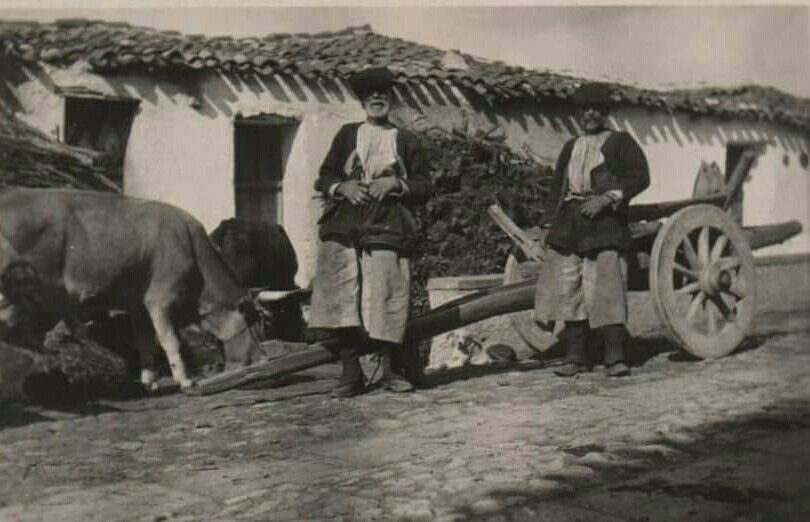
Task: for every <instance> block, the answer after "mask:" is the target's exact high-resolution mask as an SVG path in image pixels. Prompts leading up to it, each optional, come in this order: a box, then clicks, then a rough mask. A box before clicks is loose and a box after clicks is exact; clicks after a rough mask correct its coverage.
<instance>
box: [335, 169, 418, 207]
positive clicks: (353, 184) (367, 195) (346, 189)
mask: <svg viewBox="0 0 810 522" xmlns="http://www.w3.org/2000/svg"><path fill="white" fill-rule="evenodd" d="M401 187H402V185H401V184H400V181H399V180H398V179H397V178H395V177H394V176H385V177H382V178H377V179H375V180H373V181H372V182H371V183H364V182H361V181H359V180H356V179H350V180H347V181H343V182H341V183H340V185H338V187H337V189H336V192H337V193H338V194H340V195H341V196H343V197H344V198H346V199H348V200H349V202H350V203H351V204H352V205H365V204H366V203H368V202H370V201H371V200H376V201H382V200H383V199H385V197H386V196H387V195H388V194H390V193H392V192H395V191H397V190H400V189H401Z"/></svg>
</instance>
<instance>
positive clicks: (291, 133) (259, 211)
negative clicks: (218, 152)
mask: <svg viewBox="0 0 810 522" xmlns="http://www.w3.org/2000/svg"><path fill="white" fill-rule="evenodd" d="M298 124H299V122H298V121H297V120H294V119H292V118H285V117H281V116H277V115H273V114H269V115H259V116H254V117H250V118H237V119H236V121H235V122H234V154H235V158H234V165H235V172H234V194H235V198H236V201H235V203H236V217H238V218H241V219H245V220H249V221H263V222H265V223H272V224H278V225H281V224H283V223H282V222H283V218H282V216H283V208H282V189H283V182H284V171H285V169H286V168H287V158H288V157H289V155H290V150H291V149H292V144H293V141H294V140H295V135H296V133H297V132H298Z"/></svg>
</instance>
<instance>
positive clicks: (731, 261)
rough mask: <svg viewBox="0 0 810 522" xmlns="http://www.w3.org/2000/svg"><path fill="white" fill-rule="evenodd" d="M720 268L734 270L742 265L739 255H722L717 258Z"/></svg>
mask: <svg viewBox="0 0 810 522" xmlns="http://www.w3.org/2000/svg"><path fill="white" fill-rule="evenodd" d="M717 263H718V265H719V268H720V270H734V269H735V268H739V267H740V265H742V260H740V258H739V257H733V256H732V257H721V258H720V259H718V260H717Z"/></svg>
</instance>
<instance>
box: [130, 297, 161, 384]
mask: <svg viewBox="0 0 810 522" xmlns="http://www.w3.org/2000/svg"><path fill="white" fill-rule="evenodd" d="M132 336H133V342H134V343H135V348H136V349H137V350H138V356H139V357H140V359H141V384H142V385H143V386H144V388H146V389H147V390H149V391H155V390H157V381H156V374H155V350H156V349H157V340H156V339H155V330H154V329H153V328H152V322H151V321H150V320H149V315H148V314H147V313H146V310H143V311H142V312H139V313H134V314H132Z"/></svg>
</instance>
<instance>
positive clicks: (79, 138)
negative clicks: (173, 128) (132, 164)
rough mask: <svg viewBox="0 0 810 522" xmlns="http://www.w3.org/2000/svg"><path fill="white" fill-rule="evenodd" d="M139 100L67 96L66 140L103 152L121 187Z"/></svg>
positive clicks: (114, 179)
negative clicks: (128, 144) (128, 143)
mask: <svg viewBox="0 0 810 522" xmlns="http://www.w3.org/2000/svg"><path fill="white" fill-rule="evenodd" d="M138 103H139V102H138V100H135V99H132V98H105V97H103V96H73V95H67V96H65V134H64V141H65V143H66V144H68V145H73V146H75V147H83V148H86V149H91V150H94V151H96V152H100V153H101V154H102V158H101V163H102V164H103V165H105V166H106V167H107V168H108V172H109V176H110V178H111V180H112V181H113V182H114V183H115V184H116V185H118V186H119V187H120V188H123V186H124V159H125V156H126V150H127V142H128V141H129V134H130V131H131V130H132V120H133V118H134V117H135V114H136V112H137V109H138Z"/></svg>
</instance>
